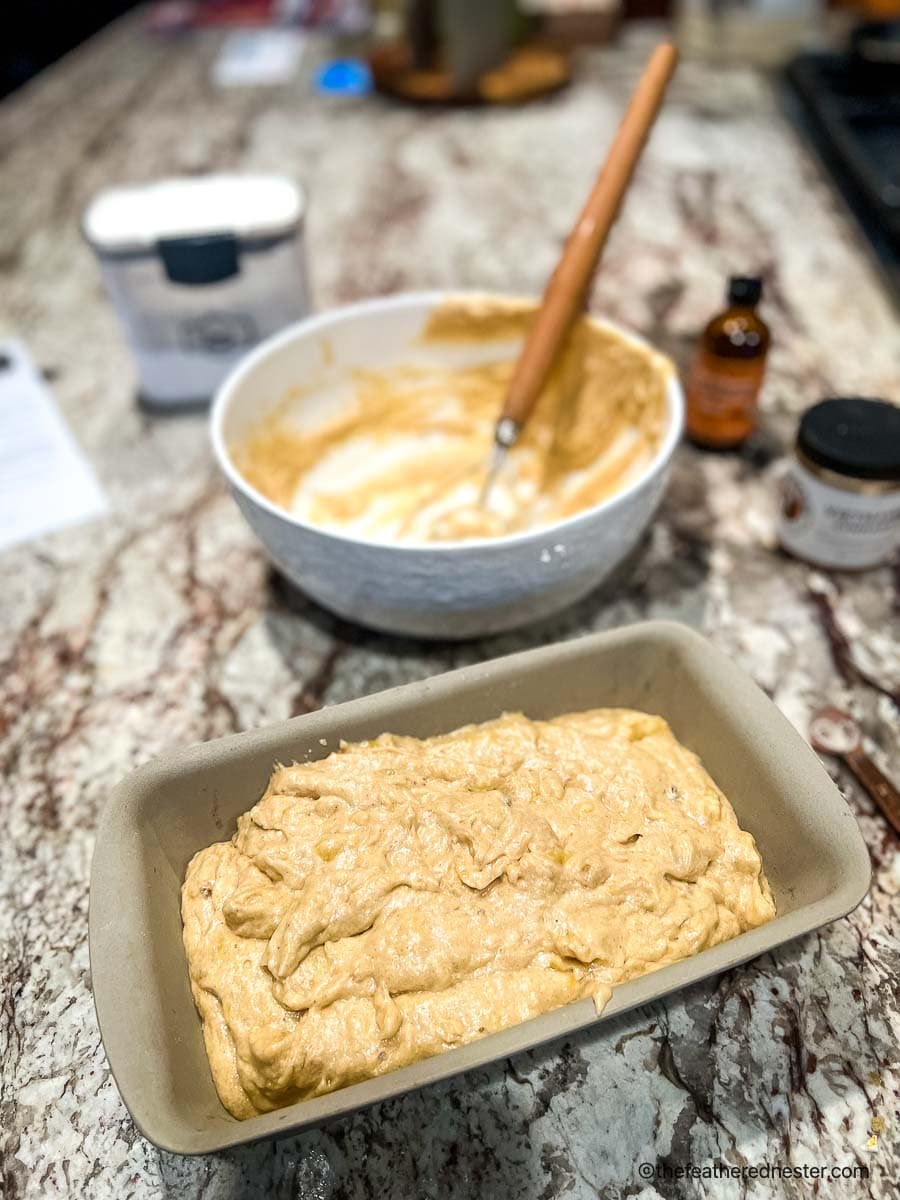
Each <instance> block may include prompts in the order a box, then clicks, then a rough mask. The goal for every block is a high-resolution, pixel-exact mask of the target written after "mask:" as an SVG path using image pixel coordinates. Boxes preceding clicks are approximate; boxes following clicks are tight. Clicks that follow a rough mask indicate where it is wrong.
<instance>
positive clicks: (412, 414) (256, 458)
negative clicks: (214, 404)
mask: <svg viewBox="0 0 900 1200" xmlns="http://www.w3.org/2000/svg"><path fill="white" fill-rule="evenodd" d="M533 311H534V309H533V306H532V305H530V304H527V303H524V302H516V301H497V300H486V301H484V302H483V303H482V304H481V305H480V306H479V305H476V304H474V303H473V302H472V301H468V302H467V303H466V304H463V303H461V302H458V301H457V302H447V303H446V304H445V305H444V306H443V307H442V308H440V309H438V310H437V311H436V312H435V313H434V315H433V316H432V319H431V321H430V323H429V326H428V328H427V329H426V332H425V336H424V339H423V344H425V345H432V346H436V345H438V344H444V345H445V346H451V345H452V346H454V347H455V348H456V349H457V351H458V348H459V347H460V346H461V345H463V346H464V345H465V344H466V343H469V344H473V343H486V342H490V341H497V340H498V339H503V338H506V339H509V338H512V337H516V336H520V335H521V333H522V332H523V330H524V328H525V325H526V323H527V320H528V319H529V317H530V316H531V315H532V313H533ZM512 367H513V362H512V355H511V353H510V352H509V351H507V352H506V354H505V355H500V353H499V351H498V357H497V359H496V360H491V361H487V362H480V363H478V364H477V365H470V366H455V367H454V366H445V365H436V366H435V365H426V366H423V365H416V366H407V367H395V368H391V369H389V370H384V371H357V372H356V373H355V375H354V388H355V402H354V403H353V404H352V405H351V406H350V407H349V408H348V409H346V410H345V411H344V412H342V414H341V415H340V416H339V417H338V418H336V419H334V420H332V421H329V422H328V423H327V424H324V425H321V426H319V427H318V428H315V429H312V430H308V431H307V430H300V429H298V427H297V426H296V424H293V423H292V422H291V420H290V418H289V416H288V415H286V414H284V413H282V414H281V415H276V416H274V417H270V418H269V419H268V420H266V421H264V422H263V423H262V424H261V425H260V426H259V427H258V428H257V429H256V430H255V431H254V432H253V434H252V435H251V436H250V437H249V439H247V440H246V442H245V443H244V444H242V445H240V446H238V447H236V448H235V450H234V455H235V460H236V462H237V465H238V468H239V470H240V471H241V472H242V474H243V475H244V476H245V478H246V479H247V481H248V482H249V483H250V484H252V485H253V486H254V487H255V488H256V489H257V490H258V491H260V492H262V493H263V495H265V496H266V497H268V498H269V499H270V500H271V501H273V502H274V503H275V504H277V505H279V506H280V507H282V508H285V509H288V510H289V511H292V512H294V513H295V514H296V515H297V516H300V517H303V518H304V519H305V520H308V521H310V522H312V523H313V524H316V525H321V526H323V527H325V528H328V529H335V530H342V531H345V532H352V533H353V534H355V535H358V536H362V537H373V538H376V539H378V540H388V541H398V542H434V541H445V540H456V539H467V538H486V537H495V536H498V535H502V534H507V533H512V532H516V531H520V530H524V529H531V528H536V527H539V526H542V525H547V524H550V523H552V522H554V521H558V520H560V519H562V518H564V517H568V516H571V515H573V514H574V513H578V512H581V511H583V510H584V509H586V508H589V507H591V506H593V505H595V504H597V503H599V502H600V501H601V500H603V499H605V498H606V497H607V496H610V495H612V494H613V493H615V492H617V491H619V490H621V489H622V488H624V487H625V486H627V484H628V483H629V482H630V481H631V480H633V479H635V478H637V477H638V476H639V475H641V474H642V473H643V471H644V470H645V469H646V468H647V466H648V464H649V463H650V461H651V460H652V458H653V457H654V455H655V453H656V451H657V449H658V447H659V443H660V439H661V437H662V434H663V432H664V429H665V425H666V384H667V380H668V378H669V375H670V370H671V368H670V366H669V363H668V361H667V360H666V359H664V358H663V357H662V356H661V355H659V354H656V353H654V352H653V351H651V350H649V349H647V348H645V347H642V346H640V345H638V344H636V343H635V342H632V341H630V340H629V339H627V338H625V337H623V336H622V335H620V334H618V333H616V332H615V331H614V330H611V329H609V328H606V327H605V326H602V325H599V324H597V323H595V322H592V321H591V320H589V319H587V318H585V319H583V320H582V321H581V322H580V323H579V324H578V326H577V327H576V329H575V330H574V332H573V334H572V337H571V338H570V341H569V345H568V347H567V350H566V352H565V354H564V355H563V357H562V359H561V361H560V363H559V364H558V366H557V368H556V369H555V371H554V372H553V375H552V377H551V379H550V381H549V383H548V385H547V387H546V388H545V390H544V393H543V395H542V396H541V399H540V401H539V403H538V406H537V409H536V411H535V414H534V416H533V417H532V419H531V421H530V422H529V424H528V425H527V427H526V429H525V432H524V434H523V436H522V438H521V439H520V441H519V444H518V446H517V447H516V448H515V450H514V451H513V453H512V454H511V455H510V457H509V461H508V464H507V466H506V468H505V470H504V472H503V473H502V474H501V476H500V479H499V481H498V484H497V486H496V487H495V489H494V490H493V491H492V496H491V506H490V510H489V511H486V510H485V509H484V508H482V507H481V506H480V505H479V504H478V502H477V501H478V495H479V492H480V489H481V485H482V483H483V480H484V475H485V472H486V469H487V463H488V458H489V454H490V448H491V443H492V437H493V428H494V423H495V421H496V419H497V415H498V413H499V412H500V409H501V407H502V404H503V398H504V395H505V392H506V388H507V385H508V383H509V379H510V376H511V373H512Z"/></svg>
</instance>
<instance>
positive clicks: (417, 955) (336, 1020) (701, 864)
mask: <svg viewBox="0 0 900 1200" xmlns="http://www.w3.org/2000/svg"><path fill="white" fill-rule="evenodd" d="M774 912H775V908H774V903H773V901H772V895H771V892H770V890H769V885H768V883H767V881H766V878H765V875H764V873H763V868H762V863H761V861H760V857H759V853H758V851H757V849H756V845H755V843H754V841H753V838H752V837H751V836H750V834H748V833H745V832H743V831H742V830H741V829H740V828H739V827H738V824H737V821H736V819H735V815H734V812H733V811H732V809H731V806H730V805H729V803H728V801H727V800H726V799H725V797H724V796H723V795H722V793H721V792H720V791H719V790H718V788H717V787H716V785H715V784H714V783H713V781H712V780H711V779H710V777H709V775H708V774H707V773H706V771H705V770H704V769H703V766H702V765H701V763H700V761H699V760H698V759H697V757H696V756H695V755H694V754H692V753H691V752H690V751H688V750H686V749H685V748H684V747H683V746H682V745H680V743H679V742H678V741H676V739H675V738H674V737H673V735H672V733H671V731H670V730H669V727H668V725H667V724H666V723H665V721H663V720H662V719H661V718H659V717H654V716H648V715H646V714H644V713H640V712H634V711H631V710H626V709H596V710H593V711H590V712H582V713H570V714H568V715H566V716H562V717H557V718H556V719H555V720H551V721H533V720H529V719H528V718H526V717H524V716H522V715H520V714H514V715H506V716H504V717H501V718H500V719H498V720H495V721H489V722H487V723H486V724H483V725H473V726H468V727H466V728H464V729H459V730H457V731H456V732H454V733H450V734H446V735H443V736H440V737H433V738H427V739H425V740H421V741H420V740H417V739H415V738H409V737H398V736H394V735H391V734H385V735H383V736H382V737H379V738H376V739H375V740H374V741H372V742H366V743H361V744H357V745H344V746H342V748H341V749H340V751H338V752H337V753H335V754H332V755H330V756H329V757H328V758H326V759H324V760H323V761H321V762H312V763H306V764H302V765H294V766H282V767H278V768H277V769H276V771H275V772H274V774H273V775H272V778H271V780H270V782H269V786H268V789H267V791H266V793H265V795H264V796H263V798H262V799H261V800H260V801H259V803H258V804H257V805H256V806H255V807H254V808H252V809H251V810H250V811H249V812H248V813H246V814H245V815H244V816H242V817H240V818H239V820H238V828H237V832H236V834H235V835H234V837H233V838H232V839H231V841H229V842H222V843H219V844H217V845H214V846H210V847H209V848H208V849H206V850H202V851H200V853H198V854H197V855H196V856H195V857H194V859H193V860H192V862H191V864H190V866H189V867H188V871H187V877H186V879H185V883H184V888H183V892H182V915H183V919H184V943H185V947H186V950H187V957H188V963H189V967H190V978H191V987H192V990H193V994H194V999H195V1001H196V1004H197V1008H198V1009H199V1012H200V1015H201V1017H202V1020H203V1031H204V1036H205V1039H206V1048H207V1052H208V1055H209V1061H210V1065H211V1067H212V1073H213V1078H214V1080H215V1083H216V1087H217V1089H218V1092H219V1095H220V1097H221V1099H222V1103H223V1104H224V1105H225V1107H226V1108H227V1109H228V1110H229V1111H230V1112H231V1113H233V1114H234V1116H236V1117H240V1118H244V1117H250V1116H253V1115H255V1114H257V1113H260V1112H267V1111H269V1110H271V1109H273V1108H277V1107H279V1106H281V1105H285V1104H290V1103H293V1102H294V1101H296V1100H298V1099H301V1098H304V1097H308V1096H315V1095H320V1094H322V1093H324V1092H328V1091H331V1090H333V1089H335V1088H339V1087H344V1086H346V1085H347V1084H349V1083H353V1082H355V1081H357V1080H361V1079H366V1078H368V1077H371V1076H375V1075H381V1074H383V1073H384V1072H386V1071H392V1070H394V1069H396V1068H397V1067H401V1066H405V1065H406V1064H408V1063H411V1062H415V1061H416V1060H418V1059H422V1058H426V1057H428V1056H429V1055H433V1054H439V1053H440V1052H441V1051H443V1050H446V1049H449V1048H450V1047H453V1046H460V1045H463V1044H465V1043H466V1042H471V1041H473V1040H474V1039H476V1038H479V1037H482V1036H484V1035H485V1034H488V1033H492V1032H494V1031H496V1030H499V1029H504V1028H506V1027H507V1026H510V1025H514V1024H516V1023H517V1022H519V1021H524V1020H526V1019H528V1018H529V1017H533V1016H536V1015H537V1014H539V1013H542V1012H546V1011H547V1010H549V1009H552V1008H556V1007H558V1006H559V1005H562V1004H567V1003H569V1002H570V1001H573V1000H579V999H583V998H585V997H593V998H594V1000H595V1002H596V1004H597V1006H598V1008H602V1006H603V1004H605V1002H606V1000H607V999H608V997H609V995H610V990H611V988H612V987H613V986H614V985H615V984H617V983H620V982H622V981H623V980H626V979H631V978H633V977H634V976H636V975H642V974H644V973H645V972H647V971H652V970H654V969H655V968H657V967H660V966H663V965H664V964H666V963H671V962H675V961H677V960H678V959H682V958H686V957H688V956H689V955H692V954H696V953H697V952H698V951H700V950H702V949H704V948H705V947H707V946H713V945H715V944H717V943H718V942H722V941H725V940H726V939H728V938H732V937H735V936H736V935H737V934H739V933H741V932H743V931H744V930H746V929H750V928H753V927H754V926H757V925H761V924H762V923H763V922H765V921H768V920H770V919H771V917H772V916H773V915H774Z"/></svg>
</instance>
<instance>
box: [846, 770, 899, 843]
mask: <svg viewBox="0 0 900 1200" xmlns="http://www.w3.org/2000/svg"><path fill="white" fill-rule="evenodd" d="M844 762H845V763H846V764H847V766H848V767H849V768H850V770H851V771H852V772H853V774H854V775H855V776H856V778H857V779H858V780H859V782H860V783H861V784H862V785H863V787H864V788H865V789H866V791H867V792H868V793H869V795H870V796H871V797H872V799H873V800H874V801H875V803H876V804H877V805H878V807H879V808H880V809H881V811H882V812H883V813H884V815H885V816H886V817H887V819H888V821H889V822H890V823H891V825H893V827H894V831H895V832H896V833H900V792H898V791H897V789H896V788H895V787H894V785H893V784H892V783H891V781H890V780H889V779H888V777H887V776H886V775H884V774H882V772H881V771H880V770H879V769H878V767H876V766H875V764H874V763H873V762H872V760H871V758H869V756H868V754H866V752H865V751H864V750H860V749H856V750H850V751H849V752H848V753H847V754H845V755H844Z"/></svg>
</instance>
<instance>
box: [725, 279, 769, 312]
mask: <svg viewBox="0 0 900 1200" xmlns="http://www.w3.org/2000/svg"><path fill="white" fill-rule="evenodd" d="M761 296H762V280H761V279H756V278H754V277H753V276H751V275H732V276H731V278H730V279H729V280H728V303H729V304H741V305H745V306H747V307H748V308H750V307H752V306H753V305H754V304H759V301H760V298H761Z"/></svg>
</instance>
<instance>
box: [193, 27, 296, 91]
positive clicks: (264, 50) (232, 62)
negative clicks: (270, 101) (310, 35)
mask: <svg viewBox="0 0 900 1200" xmlns="http://www.w3.org/2000/svg"><path fill="white" fill-rule="evenodd" d="M305 42H306V39H305V37H304V35H303V34H302V33H301V32H300V31H299V30H296V29H236V30H234V31H233V32H232V33H229V34H228V36H227V37H226V38H225V41H224V42H223V43H222V49H221V50H220V51H219V55H218V57H217V58H216V61H215V62H214V63H213V71H212V77H213V82H214V83H216V84H218V86H219V87H259V86H263V85H265V86H272V85H274V84H278V83H287V82H288V80H289V79H293V77H294V75H295V74H296V72H297V66H298V64H299V62H300V56H301V54H302V53H303V47H304V45H305Z"/></svg>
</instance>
